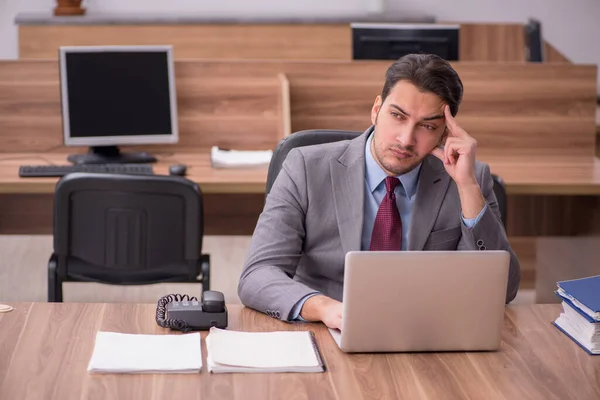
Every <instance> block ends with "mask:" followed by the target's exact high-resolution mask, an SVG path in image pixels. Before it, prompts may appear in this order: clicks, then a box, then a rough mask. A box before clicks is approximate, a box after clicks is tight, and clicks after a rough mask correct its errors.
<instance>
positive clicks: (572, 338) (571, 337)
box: [552, 321, 600, 356]
mask: <svg viewBox="0 0 600 400" xmlns="http://www.w3.org/2000/svg"><path fill="white" fill-rule="evenodd" d="M552 325H554V326H555V327H557V328H558V330H559V331H561V332H562V333H564V334H565V335H567V337H569V338H570V339H571V340H572V341H574V342H575V343H577V344H578V345H579V347H581V348H582V349H583V350H585V352H586V353H588V354H589V355H590V356H600V352H592V350H590V349H589V348H587V347H586V346H585V345H584V344H583V343H582V342H580V341H579V340H577V339H575V338H574V337H573V336H572V335H571V334H570V333H569V332H567V331H566V330H565V329H563V328H562V327H561V326H560V325H559V324H558V323H557V322H556V321H554V322H552Z"/></svg>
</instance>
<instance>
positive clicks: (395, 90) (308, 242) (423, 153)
mask: <svg viewBox="0 0 600 400" xmlns="http://www.w3.org/2000/svg"><path fill="white" fill-rule="evenodd" d="M462 94H463V86H462V82H461V80H460V78H459V76H458V74H457V73H456V71H455V70H454V69H453V68H452V67H451V66H450V64H449V63H448V62H446V61H445V60H443V59H441V58H440V57H437V56H435V55H417V54H411V55H407V56H405V57H402V58H401V59H399V60H398V61H396V62H394V63H393V64H392V65H391V66H390V67H389V69H388V70H387V72H386V77H385V84H384V87H383V90H382V93H381V95H379V96H377V98H376V99H375V103H374V104H373V108H372V110H371V122H372V124H373V125H372V126H371V127H370V128H369V129H367V130H366V131H365V133H364V134H362V135H360V136H359V137H357V138H356V139H354V140H350V141H341V142H334V143H328V144H324V145H317V146H307V147H301V148H296V149H293V150H292V151H291V152H290V153H289V154H288V156H287V158H286V160H285V162H284V164H283V166H282V170H281V172H280V173H279V175H278V177H277V179H276V180H275V182H274V184H273V187H272V189H271V191H270V193H269V195H268V197H267V200H266V203H265V207H264V210H263V212H262V214H261V215H260V218H259V220H258V223H257V226H256V230H255V231H254V235H253V237H252V241H251V245H250V250H249V254H248V258H247V261H246V265H245V268H244V271H243V272H242V276H241V279H240V282H239V286H238V294H239V296H240V299H241V301H242V303H244V304H245V305H246V306H248V307H251V308H254V309H256V310H258V311H261V312H265V313H267V314H269V315H271V316H273V317H276V318H280V319H282V320H284V321H298V320H300V321H302V320H305V321H323V322H324V323H325V325H327V326H328V327H330V328H338V329H339V328H341V321H342V303H340V301H341V300H342V293H343V283H344V282H343V278H344V258H345V254H346V253H347V252H348V251H351V250H371V251H376V250H486V249H488V250H507V251H509V252H510V256H511V257H510V272H509V279H508V287H507V293H506V302H509V301H511V300H512V299H513V298H514V297H515V295H516V293H517V289H518V286H519V281H520V277H521V273H520V267H519V262H518V260H517V257H516V256H515V254H514V252H513V251H512V249H511V248H510V246H509V244H508V240H507V238H506V232H505V231H504V226H503V224H502V222H501V218H500V212H499V210H498V204H497V201H496V196H495V195H494V191H493V180H492V178H491V175H490V169H489V167H488V166H487V165H486V164H483V163H480V162H478V161H476V160H475V155H476V154H475V153H476V148H477V142H476V141H475V139H473V138H472V137H471V136H470V135H469V134H468V133H467V132H466V131H465V130H464V129H462V128H461V127H460V126H459V125H458V124H457V122H456V120H455V119H454V117H455V116H456V114H457V112H458V106H459V104H460V102H461V99H462ZM398 285H399V287H401V285H402V282H399V283H398Z"/></svg>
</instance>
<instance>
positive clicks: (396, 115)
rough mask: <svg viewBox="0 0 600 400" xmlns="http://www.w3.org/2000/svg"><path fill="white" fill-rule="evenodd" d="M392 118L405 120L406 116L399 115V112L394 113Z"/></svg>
mask: <svg viewBox="0 0 600 400" xmlns="http://www.w3.org/2000/svg"><path fill="white" fill-rule="evenodd" d="M392 117H394V118H398V119H404V115H402V114H400V113H397V112H392Z"/></svg>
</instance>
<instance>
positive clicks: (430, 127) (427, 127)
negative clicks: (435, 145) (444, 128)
mask: <svg viewBox="0 0 600 400" xmlns="http://www.w3.org/2000/svg"><path fill="white" fill-rule="evenodd" d="M423 128H425V129H427V130H430V131H434V130H435V126H433V125H423Z"/></svg>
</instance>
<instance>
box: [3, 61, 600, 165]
mask: <svg viewBox="0 0 600 400" xmlns="http://www.w3.org/2000/svg"><path fill="white" fill-rule="evenodd" d="M389 65H390V63H389V62H383V61H377V62H344V61H323V62H318V61H314V62H310V61H304V62H302V61H235V62H226V61H206V60H199V61H178V62H176V79H177V90H178V103H179V116H180V127H181V139H180V143H179V144H178V145H174V146H165V148H169V149H173V150H177V149H186V150H191V149H197V150H198V151H205V150H206V149H208V148H209V147H210V146H212V145H220V146H223V147H235V148H240V149H242V148H248V149H261V148H269V147H270V148H273V147H274V146H275V145H276V143H277V142H278V140H279V139H280V138H281V137H282V134H283V130H284V129H283V128H282V126H283V125H284V122H283V121H282V118H283V113H282V107H283V102H282V97H281V96H282V87H284V86H286V85H289V92H290V97H291V99H290V104H289V106H290V108H291V131H298V130H303V129H312V128H336V129H353V130H364V129H365V128H367V127H368V126H369V124H370V120H369V110H370V108H371V105H372V103H373V101H374V99H375V97H376V95H377V94H378V93H380V91H381V87H382V86H383V77H384V73H385V70H386V69H387V67H388V66H389ZM454 67H455V68H456V70H457V72H458V73H459V75H460V76H461V79H462V81H463V84H464V86H465V94H464V99H463V103H462V104H461V108H460V112H459V115H458V120H459V123H461V124H463V125H464V127H465V128H466V129H467V130H468V131H469V132H470V133H471V134H472V135H473V136H474V137H476V138H477V139H478V141H479V148H480V151H481V152H482V153H485V152H491V153H494V154H500V155H502V154H527V153H530V152H531V151H532V150H533V151H536V152H538V151H544V152H547V153H548V154H549V155H561V156H565V155H586V156H587V155H589V156H591V155H593V154H594V152H595V133H594V132H595V107H596V106H595V99H596V70H597V67H595V66H580V65H570V64H521V63H516V64H514V63H489V64H485V67H482V64H480V63H455V64H454ZM283 76H285V79H283V78H282V77H283ZM58 93H59V88H58V71H57V64H56V62H52V61H36V62H23V61H21V62H0V140H2V141H3V143H5V146H3V148H2V150H0V151H32V150H35V151H46V150H48V149H54V148H57V147H60V143H61V140H62V134H61V127H60V101H59V98H58ZM146 148H148V149H156V148H157V147H155V146H151V147H146Z"/></svg>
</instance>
